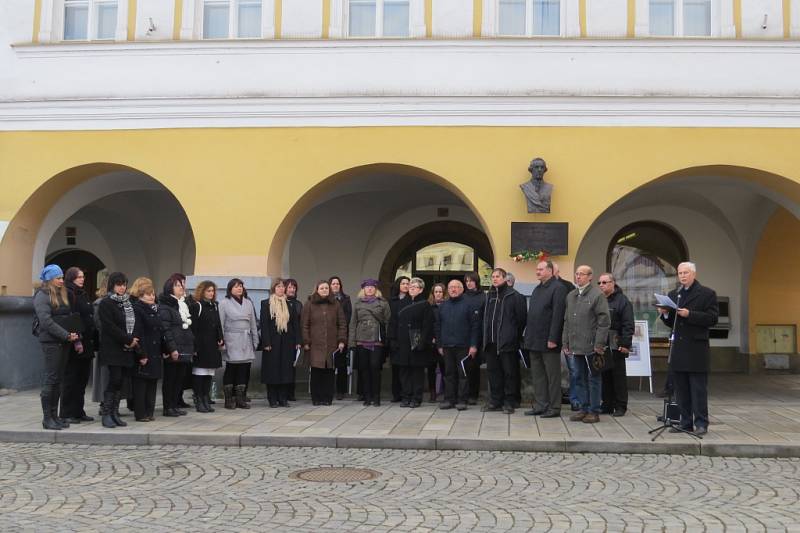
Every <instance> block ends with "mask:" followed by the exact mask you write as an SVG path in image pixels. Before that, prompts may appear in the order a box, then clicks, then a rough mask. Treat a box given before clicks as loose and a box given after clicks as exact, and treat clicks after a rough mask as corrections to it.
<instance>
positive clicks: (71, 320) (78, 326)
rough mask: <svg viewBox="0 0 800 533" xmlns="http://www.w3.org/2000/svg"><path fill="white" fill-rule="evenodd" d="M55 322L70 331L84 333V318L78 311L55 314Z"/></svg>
mask: <svg viewBox="0 0 800 533" xmlns="http://www.w3.org/2000/svg"><path fill="white" fill-rule="evenodd" d="M53 322H55V323H56V324H58V325H59V326H61V327H62V328H64V329H65V330H67V332H68V333H83V320H81V315H80V314H78V313H70V314H68V315H53Z"/></svg>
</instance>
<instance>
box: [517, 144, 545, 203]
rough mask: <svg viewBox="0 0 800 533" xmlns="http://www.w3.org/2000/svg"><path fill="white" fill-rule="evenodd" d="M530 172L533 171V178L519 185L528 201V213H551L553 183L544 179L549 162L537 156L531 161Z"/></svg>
mask: <svg viewBox="0 0 800 533" xmlns="http://www.w3.org/2000/svg"><path fill="white" fill-rule="evenodd" d="M528 172H530V173H531V180H530V181H526V182H525V183H523V184H522V185H520V186H519V187H520V189H522V192H523V193H524V194H525V199H526V200H527V201H528V213H549V212H550V198H551V196H552V195H553V184H552V183H545V181H544V173H545V172H547V163H545V161H544V159H542V158H541V157H537V158H536V159H534V160H533V161H531V164H530V165H529V166H528Z"/></svg>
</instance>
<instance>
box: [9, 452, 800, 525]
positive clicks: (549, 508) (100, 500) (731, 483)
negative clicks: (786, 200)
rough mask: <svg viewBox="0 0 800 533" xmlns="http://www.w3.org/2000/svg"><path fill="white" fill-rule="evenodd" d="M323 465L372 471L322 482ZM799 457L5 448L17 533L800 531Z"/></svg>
mask: <svg viewBox="0 0 800 533" xmlns="http://www.w3.org/2000/svg"><path fill="white" fill-rule="evenodd" d="M314 466H350V467H364V468H371V469H375V470H377V471H378V472H380V473H381V476H380V477H378V478H377V479H374V480H371V481H362V482H352V483H319V482H307V481H302V480H299V479H292V478H291V477H290V474H291V473H292V472H295V471H297V470H301V469H305V468H310V467H314ZM798 480H800V459H731V458H718V457H716V458H715V457H689V456H678V455H615V454H602V455H598V454H533V453H510V452H474V451H450V452H448V451H421V450H406V451H402V450H369V449H361V450H356V449H350V450H341V449H331V448H259V447H253V448H226V447H191V446H142V447H134V446H95V445H74V444H73V445H70V444H47V445H46V444H2V445H0V530H1V531H4V532H8V531H37V532H44V531H65V530H80V531H124V530H133V529H138V530H142V531H148V532H150V531H152V532H161V531H163V532H175V531H206V530H213V531H221V532H235V533H242V532H249V531H340V532H341V531H491V532H498V531H568V530H572V531H711V532H713V531H800V512H798V510H799V509H800V505H798V504H799V503H800V502H799V501H798V500H800V486H799V485H800V484H798Z"/></svg>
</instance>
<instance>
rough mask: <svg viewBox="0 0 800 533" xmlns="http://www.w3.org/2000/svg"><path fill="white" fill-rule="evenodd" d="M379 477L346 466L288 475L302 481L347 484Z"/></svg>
mask: <svg viewBox="0 0 800 533" xmlns="http://www.w3.org/2000/svg"><path fill="white" fill-rule="evenodd" d="M380 475H381V473H380V472H376V471H375V470H371V469H369V468H352V467H348V466H321V467H318V468H307V469H305V470H298V471H296V472H292V473H291V474H289V477H290V478H292V479H301V480H303V481H319V482H323V483H348V482H353V481H369V480H370V479H375V478H377V477H379V476H380Z"/></svg>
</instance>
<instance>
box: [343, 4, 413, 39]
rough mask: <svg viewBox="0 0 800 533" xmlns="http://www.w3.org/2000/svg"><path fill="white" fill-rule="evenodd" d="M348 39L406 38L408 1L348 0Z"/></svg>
mask: <svg viewBox="0 0 800 533" xmlns="http://www.w3.org/2000/svg"><path fill="white" fill-rule="evenodd" d="M347 21H348V22H347V28H348V35H349V36H350V37H408V36H409V35H410V17H409V0H349V1H348V3H347Z"/></svg>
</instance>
